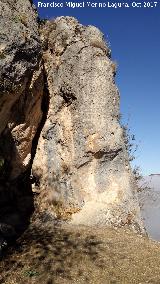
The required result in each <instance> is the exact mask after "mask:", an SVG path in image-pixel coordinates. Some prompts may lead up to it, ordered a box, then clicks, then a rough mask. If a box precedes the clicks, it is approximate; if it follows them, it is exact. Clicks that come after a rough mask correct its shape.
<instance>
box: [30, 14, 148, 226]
mask: <svg viewBox="0 0 160 284" xmlns="http://www.w3.org/2000/svg"><path fill="white" fill-rule="evenodd" d="M41 40H42V44H43V49H44V54H43V58H44V65H45V72H46V76H47V81H48V91H49V98H48V100H49V109H48V115H47V120H46V123H45V125H44V127H43V130H42V133H41V136H40V139H39V143H38V147H37V151H36V156H35V159H34V162H33V167H32V171H33V175H34V176H36V178H37V183H38V184H39V185H38V186H39V188H40V190H41V204H40V207H41V209H44V208H45V209H46V210H48V212H50V213H51V212H53V213H54V214H55V215H56V216H57V217H62V218H68V217H69V216H70V215H72V223H74V224H80V223H81V224H87V225H97V224H100V225H106V224H110V225H112V224H113V225H125V224H138V226H139V227H141V228H142V224H141V219H140V213H139V205H138V202H137V197H136V185H135V181H134V178H133V176H132V173H131V169H130V166H129V162H128V160H129V159H128V154H127V150H126V146H125V143H124V137H123V131H122V128H121V126H120V124H119V93H118V89H117V87H116V85H115V82H114V75H115V66H114V63H113V62H112V61H111V59H110V49H109V48H108V46H107V45H106V43H105V42H104V39H103V35H102V33H101V32H100V31H99V30H98V29H97V28H96V27H93V26H88V27H84V26H82V25H80V24H79V23H78V21H77V20H76V19H74V18H71V17H60V18H57V19H56V20H55V21H53V22H50V23H47V24H46V25H45V26H44V27H43V28H42V30H41ZM37 189H38V188H37ZM34 190H35V188H34ZM74 213H75V214H74Z"/></svg>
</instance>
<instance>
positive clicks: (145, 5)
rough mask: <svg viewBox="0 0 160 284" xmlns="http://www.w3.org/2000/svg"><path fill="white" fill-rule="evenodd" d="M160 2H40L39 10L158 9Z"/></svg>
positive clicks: (38, 4)
mask: <svg viewBox="0 0 160 284" xmlns="http://www.w3.org/2000/svg"><path fill="white" fill-rule="evenodd" d="M158 4H159V2H154V1H153V2H152V1H151V2H136V1H133V2H124V3H122V2H110V1H107V2H89V1H82V2H75V1H66V2H58V1H54V2H38V3H37V6H38V8H73V9H75V8H114V9H119V8H146V9H147V8H156V7H157V6H158Z"/></svg>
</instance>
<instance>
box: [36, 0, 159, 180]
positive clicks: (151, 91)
mask: <svg viewBox="0 0 160 284" xmlns="http://www.w3.org/2000/svg"><path fill="white" fill-rule="evenodd" d="M37 2H38V1H37V0H34V3H35V4H36V6H37ZM42 2H44V3H46V2H53V1H49V0H48V1H42ZM55 2H58V1H55ZM62 2H63V1H62ZM104 2H105V1H104ZM106 2H108V1H106ZM110 2H111V1H110ZM113 2H116V1H113ZM119 2H121V1H119ZM129 2H132V1H129V0H128V3H129ZM138 2H140V1H138ZM141 2H143V1H141ZM39 14H40V17H41V18H55V17H57V16H61V15H68V16H75V17H76V18H77V19H78V20H79V21H80V22H81V23H82V24H84V25H95V26H97V27H99V28H100V29H101V31H102V32H103V33H104V35H105V38H106V40H107V41H109V43H110V44H111V49H112V58H113V60H115V61H117V63H118V73H117V78H116V81H117V84H118V87H119V90H120V94H121V113H122V114H123V119H124V121H127V120H128V119H129V126H130V128H131V132H132V133H133V134H135V136H136V141H137V144H139V150H138V151H137V154H136V156H137V158H136V160H135V162H134V163H135V164H136V165H138V166H140V168H141V170H142V173H143V174H144V175H146V174H150V173H160V1H159V3H158V7H157V8H154V9H152V8H138V9H137V8H135V9H133V8H123V9H111V8H103V9H96V8H84V9H81V8H76V9H72V8H59V9H55V8H41V9H39Z"/></svg>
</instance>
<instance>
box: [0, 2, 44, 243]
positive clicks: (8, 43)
mask: <svg viewBox="0 0 160 284" xmlns="http://www.w3.org/2000/svg"><path fill="white" fill-rule="evenodd" d="M43 77H44V76H43V65H42V50H41V42H40V37H39V31H38V22H37V14H36V11H35V10H34V9H33V7H32V6H31V3H30V1H28V0H27V1H26V0H25V1H24V0H17V1H11V0H10V1H7V0H3V1H0V246H1V244H2V245H3V243H6V241H4V242H3V240H4V239H5V240H6V239H7V240H10V239H11V240H13V238H15V237H16V236H17V234H18V233H19V232H20V231H23V229H24V227H25V226H26V223H27V220H28V216H29V215H30V214H31V212H33V194H32V189H31V183H30V179H29V176H30V166H31V160H32V148H33V145H32V144H33V141H34V139H36V138H35V137H36V133H37V129H38V127H39V124H40V122H41V119H42V110H41V102H42V98H43V91H44V83H43Z"/></svg>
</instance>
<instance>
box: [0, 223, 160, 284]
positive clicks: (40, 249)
mask: <svg viewBox="0 0 160 284" xmlns="http://www.w3.org/2000/svg"><path fill="white" fill-rule="evenodd" d="M0 283H4V284H24V283H25V284H29V283H37V284H39V283H43V284H53V283H54V284H74V283H84V284H86V283H93V284H103V283H104V284H107V283H112V284H113V283H116V284H119V283H122V284H130V283H133V284H138V283H144V284H146V283H157V284H158V283H160V245H159V243H156V242H153V241H151V240H148V239H147V237H142V236H137V235H136V234H135V233H132V232H130V231H129V230H126V229H117V230H116V229H110V228H89V227H82V226H77V227H73V226H69V225H68V226H66V225H65V226H54V225H53V224H52V226H48V227H45V226H44V227H40V226H39V225H34V226H32V227H30V228H29V229H28V231H26V232H25V234H24V235H23V236H22V237H21V238H20V239H19V240H18V242H17V245H16V246H15V248H14V249H13V248H12V249H10V250H9V251H8V254H7V255H6V256H5V258H4V259H3V260H2V261H1V266H0Z"/></svg>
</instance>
